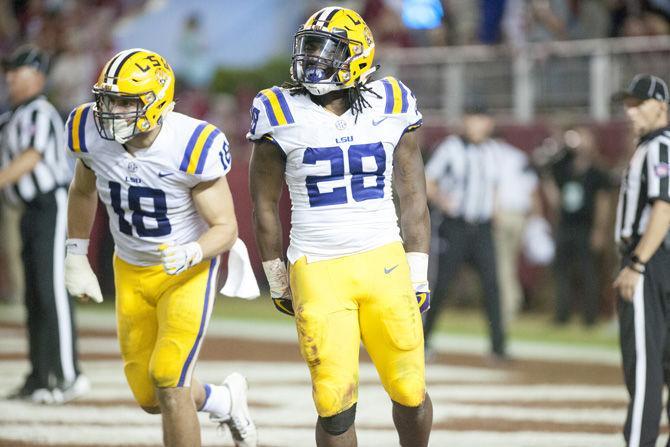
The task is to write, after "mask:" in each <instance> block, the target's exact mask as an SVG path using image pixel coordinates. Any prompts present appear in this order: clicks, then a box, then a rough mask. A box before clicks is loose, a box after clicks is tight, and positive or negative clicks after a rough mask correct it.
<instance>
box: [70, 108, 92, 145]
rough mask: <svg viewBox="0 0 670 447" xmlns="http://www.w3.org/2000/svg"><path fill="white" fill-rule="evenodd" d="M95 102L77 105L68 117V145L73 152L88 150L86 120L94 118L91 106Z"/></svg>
mask: <svg viewBox="0 0 670 447" xmlns="http://www.w3.org/2000/svg"><path fill="white" fill-rule="evenodd" d="M92 106H93V103H88V104H82V105H80V106H78V107H76V108H75V109H74V110H73V111H72V112H70V116H68V118H67V123H66V130H67V147H68V149H70V150H71V151H72V152H75V153H82V152H88V147H87V146H86V122H87V121H88V119H89V118H90V119H93V117H91V116H90V115H91V114H92V110H91V107H92Z"/></svg>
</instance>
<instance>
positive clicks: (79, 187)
mask: <svg viewBox="0 0 670 447" xmlns="http://www.w3.org/2000/svg"><path fill="white" fill-rule="evenodd" d="M174 85H175V78H174V74H173V72H172V69H171V68H170V66H169V65H168V63H167V62H166V61H165V59H163V57H161V56H160V55H159V54H156V53H154V52H152V51H148V50H144V49H139V48H135V49H130V50H125V51H122V52H120V53H118V54H117V55H115V56H114V57H113V58H112V59H111V60H110V61H109V62H107V64H106V65H105V67H104V68H103V70H102V72H101V73H100V77H99V78H98V82H97V83H96V84H95V86H94V87H93V93H94V95H95V102H94V103H90V104H83V105H81V106H79V107H77V108H75V109H74V110H73V111H72V113H71V114H70V116H69V118H68V121H67V124H66V131H67V135H68V141H67V152H68V153H69V154H70V155H72V156H74V157H76V159H77V163H76V168H75V176H74V179H73V181H72V184H71V185H70V190H69V195H68V237H69V239H68V241H67V246H66V250H67V255H66V267H65V269H66V271H65V275H66V285H67V287H68V290H69V291H70V293H71V294H72V295H75V296H79V297H88V298H91V299H93V300H94V301H97V302H100V301H102V295H101V293H100V287H99V286H98V281H97V279H96V277H95V275H94V274H93V272H92V270H91V267H90V265H89V262H88V259H87V257H86V255H87V249H88V237H89V233H90V231H91V227H92V224H93V219H94V214H95V209H96V204H97V196H98V195H99V196H100V199H101V200H102V202H103V203H104V204H105V206H106V208H107V213H108V215H109V226H110V229H111V232H112V236H113V238H114V243H115V255H114V281H115V287H116V315H117V327H118V337H119V343H120V347H121V355H122V357H123V362H124V372H125V375H126V379H127V381H128V384H129V385H130V388H131V390H132V392H133V395H134V397H135V400H136V401H137V403H138V404H139V405H140V406H141V407H142V408H143V409H144V410H145V411H147V412H150V413H157V412H160V413H161V414H162V420H163V435H164V441H165V443H166V444H167V445H189V446H190V445H200V430H199V423H198V419H197V416H196V412H195V409H196V408H197V409H198V410H200V411H204V412H208V413H209V414H210V418H211V419H212V420H214V421H215V422H218V423H221V424H225V425H227V426H228V427H229V428H230V431H231V433H232V435H233V438H234V439H235V445H237V446H255V445H256V429H255V426H254V424H253V422H252V421H251V419H250V417H249V412H248V408H247V402H246V390H247V384H246V380H245V379H244V377H243V376H241V375H240V374H238V373H233V374H231V375H230V376H228V377H227V378H226V380H225V381H224V382H223V384H222V385H213V384H201V383H200V382H198V381H197V380H196V379H195V378H193V377H192V372H193V369H194V365H195V361H196V359H197V356H198V352H199V350H200V346H201V344H202V341H203V336H204V333H205V331H206V329H207V325H208V322H209V317H210V314H211V311H212V307H213V303H214V296H215V290H214V289H215V285H216V275H217V271H218V266H219V254H220V253H221V252H223V251H225V250H228V249H230V248H231V247H232V246H233V244H234V243H236V239H237V223H236V219H235V213H234V209H233V202H232V196H231V193H230V190H229V188H228V183H227V181H226V177H225V175H226V173H227V172H228V171H229V170H230V164H231V157H230V152H229V150H228V142H227V140H226V137H225V136H224V135H223V133H221V131H219V129H217V128H216V127H215V126H213V125H211V124H209V123H206V122H203V121H198V120H196V119H193V118H191V117H188V116H186V115H182V114H180V113H176V112H173V111H172V108H173V105H174V102H173V98H174ZM194 403H195V405H194Z"/></svg>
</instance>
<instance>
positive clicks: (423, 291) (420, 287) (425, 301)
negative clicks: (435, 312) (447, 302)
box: [412, 281, 430, 313]
mask: <svg viewBox="0 0 670 447" xmlns="http://www.w3.org/2000/svg"><path fill="white" fill-rule="evenodd" d="M412 286H414V293H415V294H416V302H417V304H418V305H419V310H420V311H421V313H424V312H425V311H427V310H428V309H430V288H429V287H428V281H426V282H420V283H412Z"/></svg>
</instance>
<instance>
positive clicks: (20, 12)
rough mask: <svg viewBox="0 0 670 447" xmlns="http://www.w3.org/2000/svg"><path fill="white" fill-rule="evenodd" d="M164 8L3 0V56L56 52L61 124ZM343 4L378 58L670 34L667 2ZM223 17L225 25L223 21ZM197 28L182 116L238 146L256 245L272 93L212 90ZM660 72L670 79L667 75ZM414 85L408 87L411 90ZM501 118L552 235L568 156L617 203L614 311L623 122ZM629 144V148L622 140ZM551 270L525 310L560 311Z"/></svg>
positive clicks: (7, 229) (96, 0)
mask: <svg viewBox="0 0 670 447" xmlns="http://www.w3.org/2000/svg"><path fill="white" fill-rule="evenodd" d="M166 3H169V2H168V1H167V0H166V1H160V0H0V53H1V54H8V53H9V52H10V51H12V50H13V49H14V48H15V47H17V46H18V45H20V44H22V43H25V42H31V43H35V44H37V45H39V46H40V47H41V48H43V49H45V50H46V51H48V52H49V53H50V54H51V55H52V56H53V58H52V66H51V72H50V77H49V87H48V95H49V98H50V99H51V100H52V101H53V103H54V104H55V105H56V107H57V108H58V110H59V111H60V112H61V113H62V114H63V115H64V116H65V115H66V114H67V113H69V111H70V110H71V109H72V107H73V106H75V105H77V104H81V103H84V102H88V101H90V100H91V99H92V96H91V90H90V88H91V85H92V84H93V83H94V82H95V79H96V77H97V74H98V72H99V70H100V68H101V66H102V64H103V63H104V61H106V60H108V59H109V57H111V56H112V55H113V54H114V53H115V52H116V51H118V50H120V49H121V48H117V43H116V38H117V37H118V35H117V33H118V32H119V28H120V27H121V25H122V24H124V23H127V22H128V21H132V20H134V19H136V18H138V17H141V16H142V15H143V14H145V13H146V12H147V11H149V10H152V9H156V8H161V7H165V4H166ZM226 3H227V2H226ZM230 3H231V5H230V7H231V8H232V7H235V6H234V5H233V3H234V2H230ZM258 3H259V4H260V3H263V2H262V1H259V2H258ZM329 3H330V2H326V1H321V0H303V1H296V2H287V4H290V5H291V8H300V9H301V10H303V11H304V12H305V13H304V15H303V17H300V22H302V21H303V20H304V17H306V16H307V15H308V12H310V11H314V10H316V9H318V8H321V7H323V6H326V5H328V4H329ZM339 3H342V4H343V6H347V7H351V8H354V9H356V10H358V11H360V12H361V13H362V16H363V18H364V19H365V20H366V21H367V23H368V24H369V25H370V27H371V29H372V31H373V34H374V36H375V40H376V44H377V54H380V55H382V56H383V52H384V50H385V49H386V48H390V47H403V48H411V47H437V46H461V45H473V44H483V45H491V46H496V45H500V46H505V47H506V48H512V49H515V48H523V47H524V46H525V45H527V44H529V43H535V42H551V41H564V40H579V39H600V38H612V37H640V36H662V35H669V34H670V1H667V0H479V1H474V0H442V1H440V0H357V1H343V2H339ZM221 20H222V22H225V17H224V18H222V19H221ZM298 23H299V22H296V23H295V27H294V29H297V26H298ZM201 25H202V16H201V15H200V14H199V13H198V12H195V11H194V12H193V13H192V14H189V15H187V16H185V17H184V18H183V23H182V27H181V29H176V30H172V32H174V33H178V34H179V36H180V37H179V42H180V48H178V49H177V51H178V52H180V53H181V54H182V55H185V56H187V57H188V58H189V60H190V61H191V63H190V64H187V65H186V67H187V68H185V69H182V70H177V81H178V82H177V93H176V97H177V99H178V103H177V110H178V111H180V112H183V113H186V114H189V115H192V116H195V117H199V118H203V119H206V120H207V121H209V122H211V123H213V124H215V125H217V126H219V127H220V128H221V130H222V131H224V132H225V133H226V135H227V136H228V139H229V140H230V141H231V148H232V152H233V159H234V161H235V163H234V167H235V168H234V171H233V173H232V174H231V175H232V176H234V178H233V179H232V181H231V184H232V185H233V188H235V187H236V186H237V187H238V188H240V190H239V191H240V193H238V196H237V197H236V198H235V200H236V208H237V213H238V217H239V218H240V220H241V224H240V228H241V233H242V236H243V238H245V240H247V241H248V242H251V239H252V237H251V230H250V224H249V222H250V221H249V215H248V214H249V213H250V208H249V204H248V201H249V200H248V195H247V194H246V169H247V161H248V157H249V145H248V143H247V142H246V140H245V134H246V131H247V130H248V122H249V118H248V113H247V110H248V108H249V105H250V104H251V101H252V99H253V96H254V95H255V94H256V92H257V91H258V90H259V89H260V88H264V87H266V86H267V85H257V84H254V82H253V81H252V80H250V81H249V82H248V83H244V82H242V83H238V84H236V85H237V86H236V87H235V89H234V90H233V91H229V90H226V91H225V92H223V91H220V90H219V89H217V85H220V82H219V83H217V82H215V81H212V74H211V73H202V72H201V70H199V68H198V67H199V66H200V65H199V63H198V60H199V57H202V56H203V55H204V54H206V52H207V47H208V45H212V42H208V35H207V31H206V29H205V28H204V27H202V26H201ZM286 39H287V42H286V46H285V48H286V52H285V54H283V55H277V58H280V59H281V61H282V62H281V64H280V65H281V66H282V69H281V70H280V71H279V72H278V74H277V76H276V77H277V79H275V80H274V82H276V83H278V84H279V83H281V82H282V80H285V79H286V78H287V77H288V67H289V54H290V36H287V37H286ZM447 63H448V61H447ZM254 69H256V70H263V68H262V67H252V68H250V70H254ZM221 70H222V71H220V73H221V72H222V73H223V75H221V76H220V77H219V79H222V80H224V81H223V82H225V79H226V71H225V70H226V68H225V67H222V69H221ZM660 74H661V75H665V77H666V79H667V74H668V73H660ZM0 78H1V75H0ZM261 78H262V77H261ZM214 79H216V77H214ZM249 79H259V78H258V77H256V78H254V77H250V78H249ZM409 86H410V88H413V86H412V85H411V84H410V85H409ZM482 99H484V100H485V99H486V98H482ZM419 106H421V96H419ZM8 107H9V104H8V103H7V97H6V91H5V89H4V86H3V87H0V112H2V111H3V110H6V109H7V108H8ZM497 118H502V120H501V121H502V124H503V125H502V126H500V127H499V132H498V135H499V136H501V137H505V138H506V139H507V140H508V141H510V142H511V143H512V144H514V145H515V146H518V147H519V148H520V149H521V150H522V151H524V152H525V153H528V154H530V157H529V160H530V165H531V166H532V169H534V170H535V171H536V172H537V173H538V174H539V178H540V179H541V181H540V182H539V184H540V185H541V187H540V188H539V190H538V191H539V194H540V197H541V203H542V208H541V209H542V212H541V214H542V216H543V217H544V218H546V219H547V220H548V221H549V222H550V223H551V224H552V225H553V227H554V230H553V234H554V235H558V234H560V233H561V231H560V229H559V228H557V226H558V224H559V222H561V213H562V211H561V210H562V206H565V204H562V202H561V201H562V200H573V201H574V194H575V192H574V189H573V190H572V192H570V191H568V192H567V193H566V192H565V191H561V190H560V188H561V181H560V180H559V179H557V177H556V176H557V175H558V176H559V177H560V175H561V174H560V173H558V172H559V171H560V169H559V168H556V164H557V163H565V159H566V157H567V158H569V159H570V160H572V158H574V157H578V158H579V163H581V164H582V165H581V166H582V167H583V166H586V168H584V169H585V170H584V171H583V172H587V171H589V169H590V167H591V166H593V167H594V168H593V169H595V170H597V173H596V174H595V175H597V176H598V179H599V180H598V182H599V183H598V184H599V185H600V186H598V188H599V189H603V190H604V191H606V193H607V197H608V199H607V200H608V201H609V203H610V206H609V208H608V210H609V211H607V215H606V217H605V221H606V225H605V226H602V227H601V226H598V228H597V230H596V231H598V232H603V231H604V232H605V234H600V233H599V234H598V235H597V236H593V238H594V239H596V240H595V241H594V243H593V247H592V248H593V250H594V251H593V255H594V257H595V258H594V262H596V263H597V265H596V267H595V268H596V270H597V272H598V275H597V277H596V278H595V280H594V281H595V282H596V285H595V287H596V288H597V291H596V292H595V293H597V297H598V308H599V309H600V313H601V314H606V315H611V312H612V311H613V310H612V303H613V296H612V291H611V288H610V287H609V283H610V281H611V274H612V271H613V270H612V269H613V268H614V267H613V266H614V265H616V254H615V252H614V247H613V243H611V240H612V238H611V231H612V230H611V228H612V225H611V221H612V220H613V215H612V212H613V211H612V209H613V204H614V203H615V201H616V193H615V191H616V188H617V184H618V182H619V177H620V171H621V167H622V163H623V162H624V161H625V154H624V153H623V152H622V151H621V150H616V151H613V150H611V148H609V144H610V143H611V142H612V141H616V142H617V147H624V146H625V147H629V146H631V144H627V143H628V142H629V140H627V139H626V138H627V132H626V129H625V126H623V125H622V124H621V123H616V122H615V123H613V124H612V123H599V124H598V125H597V126H593V127H592V126H575V125H574V124H575V122H574V121H573V122H570V121H569V120H568V121H566V120H562V121H561V122H554V121H552V118H551V115H550V114H548V115H547V116H546V117H543V118H542V119H541V120H538V121H541V123H540V124H541V125H540V126H539V127H537V126H536V125H537V124H538V123H537V122H536V123H532V124H531V126H536V127H528V126H526V127H524V128H520V127H519V126H518V125H517V124H516V123H513V122H512V123H510V122H509V119H506V118H507V117H505V116H502V117H497ZM432 123H434V121H432V122H431V126H430V127H429V128H428V129H426V130H425V135H424V137H423V138H424V142H423V149H424V153H425V156H426V159H429V158H430V154H431V152H432V151H433V149H434V147H435V146H437V144H438V143H440V141H441V137H442V136H443V135H445V134H446V133H448V132H453V131H458V130H459V127H458V125H453V124H450V125H449V126H446V123H445V125H441V126H439V125H438V126H434V125H433V124H432ZM538 129H539V130H538ZM622 141H623V142H625V143H623V144H622ZM584 154H585V155H584ZM580 169H581V168H580ZM589 172H591V171H589ZM557 173H558V174H557ZM557 180H559V181H557ZM557 186H558V189H557V188H556V187H557ZM530 193H532V191H531V192H529V194H530ZM566 194H567V196H566ZM570 194H572V196H571V195H570ZM566 197H567V199H566ZM13 213H14V212H13V211H11V210H8V209H7V208H3V211H2V215H3V220H4V222H5V224H4V225H3V230H2V231H3V234H2V237H1V238H0V246H2V247H0V248H1V249H2V250H1V251H2V253H3V254H2V255H1V256H0V300H2V299H5V300H9V301H11V300H18V299H19V298H18V297H19V296H20V293H21V292H20V291H21V285H20V283H21V281H20V276H19V273H17V272H15V270H16V269H15V268H11V267H12V266H14V267H15V264H16V263H12V261H11V260H10V259H12V256H13V254H12V253H16V250H18V248H17V247H16V246H14V244H11V243H8V242H9V241H10V240H12V238H13V239H18V238H17V237H16V236H11V235H15V234H16V233H12V231H13V230H12V229H11V226H12V222H13V224H16V218H15V217H12V214H13ZM100 214H101V216H100V218H101V220H102V222H103V224H101V225H99V228H98V231H97V233H96V234H97V236H96V235H94V237H93V241H92V246H93V247H94V250H97V252H98V254H99V256H98V259H97V260H96V259H93V260H92V264H93V266H94V268H96V269H97V270H98V272H99V273H100V274H101V275H100V276H101V282H102V285H103V288H107V292H108V293H109V288H111V287H112V284H111V269H110V268H109V263H110V262H111V260H110V259H109V258H111V257H110V256H109V254H110V251H111V248H110V247H109V243H110V242H109V240H108V238H107V237H106V236H105V234H106V232H107V230H106V228H105V224H104V218H105V217H104V216H103V215H102V214H104V211H101V213H100ZM287 216H288V210H285V216H284V217H287ZM563 223H564V222H563ZM245 227H246V230H244V228H245ZM245 231H246V232H245ZM558 242H559V243H560V240H559V241H558ZM252 245H253V244H252ZM250 248H251V251H252V254H253V256H252V257H253V259H255V260H256V261H257V260H258V259H257V258H256V257H255V253H253V252H255V249H254V248H253V246H252V247H250ZM12 250H13V251H12ZM557 251H558V252H559V253H560V248H558V247H557ZM547 263H548V261H547V262H542V264H547ZM559 270H560V269H559ZM12 272H13V273H12ZM105 272H108V273H107V274H105ZM551 272H552V270H551V269H549V268H548V267H547V266H546V265H545V266H540V267H538V266H533V265H532V264H531V263H529V262H528V260H527V259H526V260H523V257H522V260H521V267H520V270H519V273H520V278H521V284H522V286H523V289H524V295H525V304H524V306H525V308H543V309H545V310H546V309H549V308H552V309H553V302H554V299H555V298H554V297H555V293H554V288H553V287H552V286H551V284H553V282H554V280H553V279H552V278H553V275H552V274H551ZM260 276H262V275H259V277H260ZM591 279H593V278H591ZM466 283H467V281H466ZM475 289H476V287H475ZM556 318H557V320H559V322H562V321H560V320H561V319H562V316H560V315H557V316H556ZM586 322H587V323H589V324H590V323H592V322H593V321H591V320H589V319H588V318H587V319H586Z"/></svg>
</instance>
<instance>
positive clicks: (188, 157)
mask: <svg viewBox="0 0 670 447" xmlns="http://www.w3.org/2000/svg"><path fill="white" fill-rule="evenodd" d="M218 135H221V131H220V130H219V129H217V128H216V126H214V125H213V124H209V123H206V122H200V124H198V125H197V126H196V128H195V129H193V131H192V133H191V137H190V138H189V139H188V143H187V144H186V148H185V150H184V157H183V158H182V161H181V164H180V165H179V170H180V171H183V172H186V173H187V174H202V173H203V169H204V168H205V161H206V160H207V154H208V153H209V149H210V148H211V147H212V143H213V142H214V139H215V138H216V137H217V136H218Z"/></svg>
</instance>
